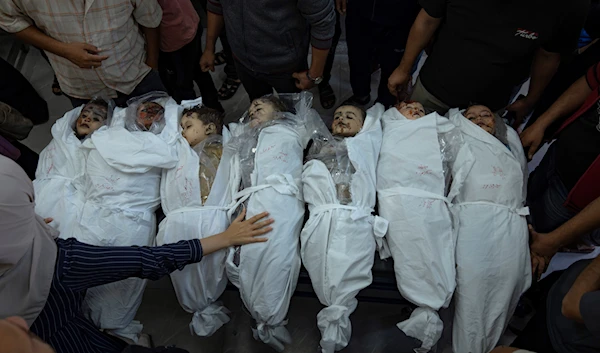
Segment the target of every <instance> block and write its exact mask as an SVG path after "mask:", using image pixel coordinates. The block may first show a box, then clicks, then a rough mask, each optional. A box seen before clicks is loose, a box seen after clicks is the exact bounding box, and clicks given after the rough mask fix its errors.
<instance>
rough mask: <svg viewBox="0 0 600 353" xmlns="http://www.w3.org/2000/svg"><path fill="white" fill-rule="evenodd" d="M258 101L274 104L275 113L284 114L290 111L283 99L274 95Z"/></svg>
mask: <svg viewBox="0 0 600 353" xmlns="http://www.w3.org/2000/svg"><path fill="white" fill-rule="evenodd" d="M258 100H262V101H267V102H269V103H271V104H273V107H274V108H275V111H277V112H281V113H283V112H289V111H290V108H289V107H288V106H287V105H286V104H285V103H284V102H283V101H282V100H281V99H279V98H277V97H275V96H274V95H272V94H270V95H266V96H263V97H260V98H258Z"/></svg>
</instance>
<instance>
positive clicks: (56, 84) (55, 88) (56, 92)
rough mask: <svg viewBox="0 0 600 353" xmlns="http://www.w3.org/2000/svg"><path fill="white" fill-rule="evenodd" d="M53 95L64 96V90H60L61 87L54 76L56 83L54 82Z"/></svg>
mask: <svg viewBox="0 0 600 353" xmlns="http://www.w3.org/2000/svg"><path fill="white" fill-rule="evenodd" d="M52 93H54V94H55V95H57V96H60V95H62V94H63V92H62V90H61V89H60V85H59V84H58V79H57V78H56V76H54V82H52Z"/></svg>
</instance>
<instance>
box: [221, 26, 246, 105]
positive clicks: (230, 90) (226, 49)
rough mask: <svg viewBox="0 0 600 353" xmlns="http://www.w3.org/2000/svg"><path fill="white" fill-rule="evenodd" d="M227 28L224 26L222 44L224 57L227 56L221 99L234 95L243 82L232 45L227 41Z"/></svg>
mask: <svg viewBox="0 0 600 353" xmlns="http://www.w3.org/2000/svg"><path fill="white" fill-rule="evenodd" d="M226 32H227V28H223V31H222V33H221V36H220V37H219V38H220V39H221V44H222V45H223V52H222V54H223V57H224V58H225V68H224V70H225V75H226V76H227V77H226V78H225V81H224V82H223V84H222V85H221V88H219V93H218V95H219V99H221V100H227V99H230V98H231V97H233V95H234V94H235V93H236V92H237V90H238V89H239V88H240V85H241V82H240V78H239V76H238V73H237V69H236V67H235V60H234V58H233V53H232V52H231V47H230V46H229V42H228V41H227V33H226Z"/></svg>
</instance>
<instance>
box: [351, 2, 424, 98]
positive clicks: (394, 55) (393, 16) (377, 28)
mask: <svg viewBox="0 0 600 353" xmlns="http://www.w3.org/2000/svg"><path fill="white" fill-rule="evenodd" d="M339 2H342V3H343V2H346V0H339ZM418 11H419V7H418V5H417V2H416V1H415V0H392V1H390V0H386V1H383V0H366V1H365V0H363V1H349V2H348V5H347V15H346V42H347V43H348V60H349V63H350V85H351V86H352V93H353V95H352V97H350V98H349V99H348V100H347V101H346V103H351V104H357V105H365V104H368V103H369V102H370V101H371V73H372V61H373V59H375V60H376V61H377V62H378V63H379V65H380V67H381V80H380V81H379V88H378V89H377V100H376V102H379V103H382V104H383V105H384V106H385V107H386V108H387V107H389V106H391V105H393V104H395V103H396V99H395V98H394V96H393V95H392V94H390V92H389V90H388V89H387V81H388V78H389V77H390V75H391V74H392V72H393V71H394V69H395V68H396V67H397V66H398V64H399V63H400V60H401V59H402V55H403V54H404V47H405V46H406V40H407V38H408V33H409V31H410V26H411V24H412V23H413V21H414V19H415V17H416V16H417V13H418ZM373 53H374V55H373Z"/></svg>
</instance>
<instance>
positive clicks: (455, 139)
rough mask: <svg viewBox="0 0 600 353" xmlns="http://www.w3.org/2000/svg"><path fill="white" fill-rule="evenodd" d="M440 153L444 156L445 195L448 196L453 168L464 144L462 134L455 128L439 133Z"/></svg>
mask: <svg viewBox="0 0 600 353" xmlns="http://www.w3.org/2000/svg"><path fill="white" fill-rule="evenodd" d="M438 141H439V144H440V153H441V156H442V167H443V168H442V169H443V172H444V181H445V188H444V195H447V194H448V191H449V190H450V184H451V183H452V166H453V165H454V161H455V160H456V156H457V155H458V152H459V150H460V148H461V147H462V145H463V144H464V140H463V136H462V133H461V132H460V130H459V129H457V128H454V129H452V130H450V131H448V132H438Z"/></svg>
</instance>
